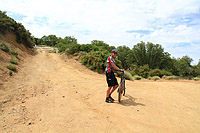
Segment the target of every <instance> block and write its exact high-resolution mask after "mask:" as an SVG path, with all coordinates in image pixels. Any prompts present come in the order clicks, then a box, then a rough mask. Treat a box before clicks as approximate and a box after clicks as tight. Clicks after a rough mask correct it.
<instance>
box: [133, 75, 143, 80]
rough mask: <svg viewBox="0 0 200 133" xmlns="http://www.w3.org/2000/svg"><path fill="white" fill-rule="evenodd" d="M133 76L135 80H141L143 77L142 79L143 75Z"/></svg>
mask: <svg viewBox="0 0 200 133" xmlns="http://www.w3.org/2000/svg"><path fill="white" fill-rule="evenodd" d="M133 78H134V79H135V80H141V79H142V76H138V75H134V76H133Z"/></svg>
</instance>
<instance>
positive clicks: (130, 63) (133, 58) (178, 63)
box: [34, 35, 200, 79]
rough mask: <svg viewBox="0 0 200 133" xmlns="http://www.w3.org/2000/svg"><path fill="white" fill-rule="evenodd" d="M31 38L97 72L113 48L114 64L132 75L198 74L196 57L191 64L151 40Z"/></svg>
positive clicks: (199, 68)
mask: <svg viewBox="0 0 200 133" xmlns="http://www.w3.org/2000/svg"><path fill="white" fill-rule="evenodd" d="M34 40H35V44H38V45H47V46H53V47H58V50H59V52H65V53H66V54H67V55H74V56H78V57H79V58H80V60H81V62H82V64H83V65H85V66H87V67H88V68H89V69H91V70H94V71H97V72H99V73H103V72H104V70H105V67H106V59H107V57H108V56H109V55H110V52H111V50H112V49H117V50H118V55H117V56H118V57H117V59H116V62H117V63H116V64H117V65H118V66H119V67H120V68H124V69H126V70H130V73H131V74H132V75H139V76H142V77H143V78H148V77H150V76H159V77H162V76H164V75H165V76H172V75H175V76H181V77H185V78H189V79H190V78H192V77H198V76H200V61H199V63H198V64H197V65H191V62H192V61H193V59H192V58H190V57H189V56H187V55H186V56H183V57H182V58H177V59H176V58H174V57H171V55H170V53H168V52H166V51H164V48H163V47H162V45H160V44H153V43H151V42H147V43H145V42H142V41H141V42H139V43H137V44H135V45H133V48H132V49H131V48H129V47H127V46H119V47H115V46H109V44H106V43H105V42H103V41H99V40H93V41H91V43H89V44H78V43H77V39H76V38H74V37H72V36H66V37H64V38H61V37H56V35H49V36H43V37H41V38H35V39H34Z"/></svg>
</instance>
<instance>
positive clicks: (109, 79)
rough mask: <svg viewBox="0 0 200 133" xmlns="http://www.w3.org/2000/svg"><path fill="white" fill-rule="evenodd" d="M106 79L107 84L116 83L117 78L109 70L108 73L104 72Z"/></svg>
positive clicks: (113, 84)
mask: <svg viewBox="0 0 200 133" xmlns="http://www.w3.org/2000/svg"><path fill="white" fill-rule="evenodd" d="M106 80H107V84H108V86H115V85H118V82H117V79H116V77H115V75H114V72H110V73H107V72H106Z"/></svg>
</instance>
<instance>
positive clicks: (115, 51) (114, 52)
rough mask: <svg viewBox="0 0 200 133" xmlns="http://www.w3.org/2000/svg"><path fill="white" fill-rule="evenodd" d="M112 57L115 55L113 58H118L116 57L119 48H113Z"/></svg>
mask: <svg viewBox="0 0 200 133" xmlns="http://www.w3.org/2000/svg"><path fill="white" fill-rule="evenodd" d="M112 57H113V58H116V57H117V50H116V49H113V50H112Z"/></svg>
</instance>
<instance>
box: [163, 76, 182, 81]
mask: <svg viewBox="0 0 200 133" xmlns="http://www.w3.org/2000/svg"><path fill="white" fill-rule="evenodd" d="M162 78H163V79H167V80H177V79H179V77H178V76H166V75H164V76H163V77H162Z"/></svg>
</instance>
